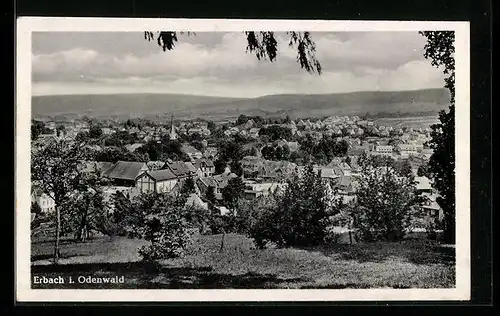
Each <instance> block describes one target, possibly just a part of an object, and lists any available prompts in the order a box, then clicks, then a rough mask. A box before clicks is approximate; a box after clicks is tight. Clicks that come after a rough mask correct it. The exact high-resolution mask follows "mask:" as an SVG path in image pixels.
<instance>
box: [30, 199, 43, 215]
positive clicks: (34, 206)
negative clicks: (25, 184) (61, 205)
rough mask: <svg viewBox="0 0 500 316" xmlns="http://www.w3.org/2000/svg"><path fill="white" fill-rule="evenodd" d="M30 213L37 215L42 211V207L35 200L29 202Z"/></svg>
mask: <svg viewBox="0 0 500 316" xmlns="http://www.w3.org/2000/svg"><path fill="white" fill-rule="evenodd" d="M31 213H33V214H36V215H39V214H41V213H42V208H41V207H40V205H39V204H38V203H37V202H31Z"/></svg>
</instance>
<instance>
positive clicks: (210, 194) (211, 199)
mask: <svg viewBox="0 0 500 316" xmlns="http://www.w3.org/2000/svg"><path fill="white" fill-rule="evenodd" d="M205 198H206V199H207V201H209V202H210V203H211V204H215V203H216V198H215V188H214V187H213V186H209V187H208V188H207V193H206V194H205Z"/></svg>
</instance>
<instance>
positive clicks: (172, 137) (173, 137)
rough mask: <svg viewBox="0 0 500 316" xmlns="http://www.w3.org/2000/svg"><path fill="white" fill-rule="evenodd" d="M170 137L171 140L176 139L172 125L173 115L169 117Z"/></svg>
mask: <svg viewBox="0 0 500 316" xmlns="http://www.w3.org/2000/svg"><path fill="white" fill-rule="evenodd" d="M169 136H170V139H171V140H176V139H177V133H176V132H175V126H174V115H173V114H172V116H171V117H170V135H169Z"/></svg>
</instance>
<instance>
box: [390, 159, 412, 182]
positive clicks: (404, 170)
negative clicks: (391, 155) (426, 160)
mask: <svg viewBox="0 0 500 316" xmlns="http://www.w3.org/2000/svg"><path fill="white" fill-rule="evenodd" d="M393 166H394V169H395V170H396V172H397V173H398V174H399V175H401V176H403V177H408V178H410V177H413V168H412V166H411V163H410V162H409V161H408V159H403V160H398V161H395V162H394V164H393Z"/></svg>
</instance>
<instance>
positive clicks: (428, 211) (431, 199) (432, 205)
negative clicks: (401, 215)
mask: <svg viewBox="0 0 500 316" xmlns="http://www.w3.org/2000/svg"><path fill="white" fill-rule="evenodd" d="M436 198H437V195H435V194H431V195H428V199H427V201H425V202H424V203H423V204H422V211H423V213H424V215H425V216H426V217H427V218H428V219H429V220H430V221H431V222H433V223H434V224H437V223H438V222H440V221H442V220H443V218H444V213H443V209H442V208H441V207H440V206H439V204H438V203H437V202H436Z"/></svg>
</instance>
